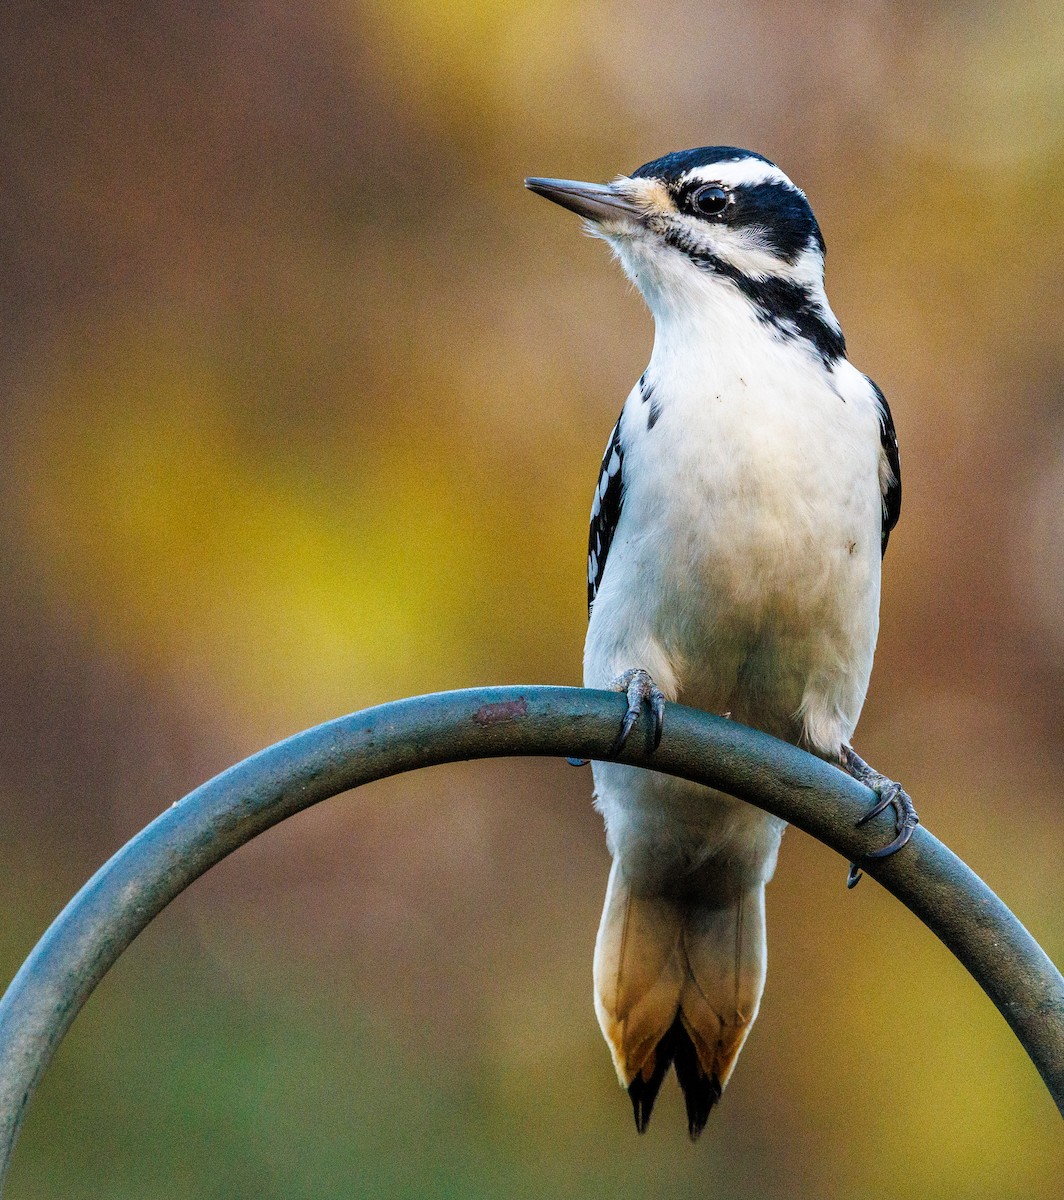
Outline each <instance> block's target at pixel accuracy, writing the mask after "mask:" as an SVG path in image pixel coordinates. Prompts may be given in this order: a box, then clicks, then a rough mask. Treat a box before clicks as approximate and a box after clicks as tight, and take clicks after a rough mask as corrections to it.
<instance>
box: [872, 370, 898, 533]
mask: <svg viewBox="0 0 1064 1200" xmlns="http://www.w3.org/2000/svg"><path fill="white" fill-rule="evenodd" d="M868 382H869V383H871V384H872V391H874V392H875V394H876V400H877V401H878V403H879V440H880V444H881V445H882V447H883V456H884V459H885V460H886V461H885V466H886V468H887V469H886V470H885V471H882V472H881V473H880V485H881V487H882V489H883V550H882V552H883V553H884V554H886V552H887V542H888V541H889V539H890V531H891V530H892V529H893V528H894V526H895V525H897V523H898V517H899V516H900V515H901V458H900V456H899V454H898V435H897V433H895V431H894V418H893V417H892V416H891V415H890V405H889V404H888V403H887V398H886V396H884V395H883V393H882V392H881V391H880V390H879V387H878V386H877V384H876V383H875V382H874V381H873V380H871V379H869V381H868Z"/></svg>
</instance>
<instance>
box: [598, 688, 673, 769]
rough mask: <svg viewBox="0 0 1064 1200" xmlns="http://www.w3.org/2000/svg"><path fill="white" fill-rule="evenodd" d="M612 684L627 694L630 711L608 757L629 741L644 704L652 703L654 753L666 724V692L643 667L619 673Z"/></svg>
mask: <svg viewBox="0 0 1064 1200" xmlns="http://www.w3.org/2000/svg"><path fill="white" fill-rule="evenodd" d="M610 686H611V687H613V688H614V689H616V690H617V691H620V692H624V693H625V694H626V695H627V697H628V711H627V712H626V713H625V714H624V720H623V722H622V723H621V728H620V730H619V731H618V733H617V736H616V737H615V738H614V739H613V745H612V746H610V748H609V752H608V754H607V757H608V758H616V757H617V755H618V754H620V752H621V751H622V750H623V749H624V744H625V742H627V741H628V735H629V734H630V733H631V732H632V730H633V729H634V728H635V723H636V721H638V720H639V714H640V713H641V712H642V710H643V705H644V704H649V705H650V708H651V712H652V713H653V715H654V733H653V741H652V744H651V753H653V752H654V751H655V750H656V749H657V748H658V744H659V743H660V741H661V733H662V730H663V728H664V726H665V693H664V692H663V691H662V690H661V688H659V687H658V685H657V684H656V683H655V682H654V680H653V679H651V678H650V676H649V675H648V674H647V672H646V671H644V670H642V669H641V668H632V670H630V671H625V672H624V673H623V674H622V675H618V676H617V678H616V679H615V680H614V681H613V682H612V684H611V685H610Z"/></svg>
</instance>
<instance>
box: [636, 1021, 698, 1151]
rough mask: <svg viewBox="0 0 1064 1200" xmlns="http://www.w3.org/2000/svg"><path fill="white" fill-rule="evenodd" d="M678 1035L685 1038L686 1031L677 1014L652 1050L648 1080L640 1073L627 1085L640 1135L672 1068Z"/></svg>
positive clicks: (648, 1121)
mask: <svg viewBox="0 0 1064 1200" xmlns="http://www.w3.org/2000/svg"><path fill="white" fill-rule="evenodd" d="M678 1033H679V1034H682V1035H683V1037H687V1031H686V1030H685V1029H684V1027H683V1025H682V1024H681V1023H680V1017H679V1014H677V1017H676V1020H675V1021H673V1023H672V1025H671V1027H670V1028H669V1029H668V1030H667V1032H666V1033H665V1035H664V1037H662V1039H661V1041H660V1042H658V1044H657V1046H655V1048H654V1070H653V1071H652V1072H651V1074H650V1078H649V1079H644V1078H643V1074H642V1072H640V1073H639V1074H638V1075H637V1076H636V1077H635V1078H634V1079H633V1080H632V1082H631V1083H630V1084H629V1085H628V1095H629V1097H630V1098H631V1101H632V1115H633V1116H634V1117H635V1127H636V1129H638V1130H639V1132H640V1133H646V1131H647V1126H648V1125H649V1124H650V1114H651V1113H652V1112H653V1111H654V1101H655V1100H657V1098H658V1092H660V1091H661V1085H662V1082H663V1081H664V1079H665V1076H666V1074H667V1073H668V1070H669V1067H671V1066H672V1060H673V1056H674V1055H675V1053H676V1040H677V1034H678Z"/></svg>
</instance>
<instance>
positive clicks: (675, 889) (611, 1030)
mask: <svg viewBox="0 0 1064 1200" xmlns="http://www.w3.org/2000/svg"><path fill="white" fill-rule="evenodd" d="M525 182H526V186H527V187H529V188H530V189H531V190H532V191H534V192H537V193H538V194H539V195H541V196H545V197H546V198H547V199H548V200H553V201H554V202H555V203H557V204H560V205H562V206H563V207H564V208H568V209H571V210H572V211H573V212H576V213H578V214H579V215H580V216H581V217H583V218H584V219H585V222H586V224H587V227H588V230H589V231H590V232H591V233H593V234H594V235H596V236H597V237H601V238H603V239H604V240H605V241H606V242H607V243H608V244H609V245H610V247H611V248H612V250H613V252H614V254H615V255H616V256H617V258H618V259H619V260H620V263H621V266H622V267H623V268H624V270H625V272H626V273H627V275H628V276H629V278H630V279H631V280H632V282H633V283H634V284H635V285H636V287H637V288H638V289H639V291H640V292H641V293H642V295H643V297H644V299H645V300H646V303H647V305H648V306H649V308H650V310H651V312H652V314H653V317H654V325H655V335H654V349H653V352H652V354H651V356H650V363H649V365H648V366H647V368H646V370H645V371H644V372H643V374H642V375H641V376H640V378H639V380H638V382H637V383H636V384H635V386H634V387H633V388H632V391H631V393H630V395H629V396H628V399H627V401H626V402H625V405H624V408H623V410H622V412H621V415H620V418H619V419H618V421H617V424H616V425H615V426H614V428H613V432H612V433H611V435H610V438H609V442H608V444H607V446H606V453H605V455H604V456H603V459H602V469H601V472H600V474H599V480H598V486H597V488H596V491H595V497H594V502H593V505H592V509H591V533H590V539H589V547H588V562H587V580H588V606H589V613H590V620H589V623H588V632H587V642H586V645H585V651H584V683H585V685H586V686H588V687H598V688H601V687H608V688H614V689H617V690H621V691H625V692H626V693H627V697H628V702H629V707H628V712H627V714H626V716H625V719H624V723H623V724H622V726H621V729H620V731H619V733H618V736H617V740H616V741H615V743H614V746H613V751H612V753H614V754H615V753H616V752H617V751H619V749H620V748H621V746H622V745H623V744H624V740H625V738H626V737H627V736H628V733H629V731H630V730H631V728H632V727H633V725H634V723H635V721H636V720H637V719H638V716H639V714H640V712H641V710H642V707H643V705H644V704H649V705H650V706H651V708H652V710H653V713H654V719H655V731H656V732H655V736H656V737H657V738H660V734H661V725H662V720H663V714H664V708H665V702H666V700H682V701H683V702H684V703H686V704H691V705H694V706H695V707H698V708H702V709H704V710H707V711H710V712H716V713H725V714H727V715H730V716H732V717H734V719H735V720H738V721H742V722H744V723H745V724H748V725H752V726H755V727H756V728H758V729H763V730H765V731H767V732H768V733H771V734H774V735H775V736H777V737H780V738H784V739H785V740H787V741H789V742H792V743H794V744H796V745H800V746H803V747H805V748H807V749H809V750H811V751H812V752H814V753H816V754H818V755H821V756H822V757H823V758H825V759H828V760H830V761H832V762H835V763H838V764H839V766H840V767H842V768H843V769H844V770H846V771H848V772H849V773H850V774H852V775H853V776H855V777H856V778H858V779H860V780H861V781H862V782H864V783H867V784H868V785H869V787H871V788H872V789H873V791H874V792H875V793H876V795H877V798H878V801H879V803H878V804H876V806H875V807H874V808H873V809H872V811H871V812H870V813H869V814H868V817H870V816H872V815H874V814H875V813H876V812H880V811H882V810H883V809H885V808H887V807H888V806H889V807H891V808H892V809H893V812H894V816H895V822H896V828H897V836H896V837H895V839H894V840H893V841H892V842H891V843H890V845H889V846H885V847H884V848H883V849H882V850H880V851H878V852H877V853H878V854H879V855H885V854H889V853H892V852H894V851H895V850H897V849H899V848H900V847H901V846H903V845H904V844H905V843H906V842H907V841H908V839H909V837H910V836H911V834H912V831H913V828H914V826H915V825H916V822H917V817H916V813H915V811H914V809H913V807H912V803H911V801H910V800H909V797H908V796H907V795H906V794H905V792H904V791H903V790H902V789H901V788H900V787H899V786H898V784H896V783H893V782H892V781H890V780H888V779H886V778H885V777H884V776H882V775H880V774H879V773H878V772H876V771H874V770H872V768H870V767H869V766H868V765H867V764H866V763H864V762H863V761H862V760H861V759H860V758H858V756H857V755H856V754H855V753H854V751H853V749H852V747H851V746H850V739H851V737H852V736H853V731H854V727H855V726H856V724H857V718H858V716H859V715H860V712H861V707H862V705H863V703H864V699H865V692H866V690H867V688H868V680H869V675H870V673H871V670H872V656H873V652H874V650H875V644H876V635H877V632H878V627H879V588H880V560H881V558H882V555H883V552H884V551H885V550H886V546H887V539H888V537H889V536H890V531H891V530H892V529H893V528H894V525H895V523H896V522H897V520H898V512H899V509H900V505H901V478H900V472H899V463H898V444H897V440H896V438H895V433H894V424H893V421H892V420H891V415H890V409H889V408H888V407H887V402H886V400H885V398H884V396H883V394H882V392H880V390H879V388H877V387H876V385H875V384H874V383H873V382H872V381H871V380H870V379H868V378H866V377H865V376H864V375H862V374H861V373H860V372H859V371H858V370H857V369H856V368H855V367H853V366H852V365H851V364H850V362H849V360H848V359H847V357H846V343H845V340H844V339H843V336H842V331H841V329H840V328H839V323H838V321H837V320H836V319H835V315H834V314H833V313H832V311H831V308H830V306H829V305H828V300H827V296H826V295H825V292H824V239H823V237H822V236H821V233H820V228H819V226H818V225H817V222H816V218H815V217H814V216H813V212H812V209H811V208H810V207H809V204H808V202H807V200H806V198H805V195H804V194H803V193H802V192H801V191H800V190H799V189H798V188H797V187H796V186H795V185H794V184H793V183H792V182H791V181H790V180H789V179H788V178H787V176H786V175H785V174H784V173H783V172H782V171H781V170H780V169H779V167H777V166H776V165H775V164H773V163H771V162H769V160H768V159H766V158H764V157H762V156H761V155H760V154H754V153H751V152H750V151H747V150H740V149H737V148H735V147H732V146H708V147H702V148H700V149H695V150H685V151H680V152H677V153H674V154H667V155H666V156H665V157H664V158H659V159H656V160H655V161H653V162H649V163H647V164H646V165H645V166H642V167H640V168H639V169H638V170H637V171H634V172H633V173H632V174H631V175H629V176H625V175H622V176H619V177H618V178H616V179H615V180H614V181H613V182H612V183H608V184H594V183H578V182H574V181H572V180H564V179H540V178H532V179H528V180H526V181H525ZM655 745H656V741H655ZM593 771H594V780H595V796H596V802H597V806H598V808H599V810H600V811H601V812H602V814H603V815H604V817H605V822H606V836H607V842H608V845H609V849H610V853H611V854H612V856H613V867H612V869H611V871H610V878H609V884H608V887H607V892H606V902H605V907H604V909H603V914H602V922H601V925H600V927H599V933H598V941H597V944H596V947H595V965H594V979H595V1009H596V1012H597V1014H598V1018H599V1023H600V1025H601V1026H602V1031H603V1034H604V1035H605V1037H606V1041H607V1042H608V1044H609V1047H610V1050H611V1052H612V1055H613V1061H614V1064H615V1066H616V1068H617V1074H618V1076H619V1077H620V1080H621V1083H622V1084H623V1085H624V1086H625V1087H626V1088H627V1089H628V1092H629V1095H630V1097H631V1100H632V1106H633V1110H634V1113H635V1122H636V1126H637V1128H638V1129H639V1131H640V1132H642V1131H643V1130H644V1129H645V1128H646V1124H647V1121H648V1120H649V1118H650V1113H651V1110H652V1108H653V1105H654V1101H655V1099H656V1097H657V1094H658V1090H659V1089H660V1087H661V1084H662V1080H663V1079H664V1077H665V1074H666V1073H667V1071H668V1069H669V1067H670V1066H672V1067H674V1069H675V1072H676V1077H677V1080H678V1082H679V1084H680V1087H681V1088H682V1090H683V1093H684V1098H685V1101H686V1106H687V1117H688V1128H689V1130H690V1133H691V1136H692V1138H694V1137H697V1136H698V1134H699V1133H700V1132H701V1131H702V1128H703V1126H704V1125H705V1123H706V1120H707V1118H708V1116H709V1113H710V1110H711V1109H712V1107H713V1105H714V1104H715V1103H716V1101H717V1100H718V1099H719V1098H720V1094H721V1091H722V1089H723V1088H724V1086H725V1085H726V1083H727V1082H728V1078H729V1076H730V1075H731V1073H732V1069H733V1067H734V1065H735V1060H736V1057H737V1056H738V1054H739V1051H740V1049H741V1048H742V1045H743V1042H744V1041H745V1039H746V1036H747V1034H748V1033H749V1031H750V1027H751V1025H752V1023H753V1021H754V1018H755V1017H756V1015H757V1010H758V1006H759V1004H760V1001H761V993H762V989H763V987H764V982H765V964H766V954H765V884H766V883H767V882H768V881H769V879H770V878H771V877H772V873H773V871H774V869H775V866H776V855H777V852H778V849H779V844H780V837H781V835H782V833H783V828H784V826H783V822H782V821H780V820H778V819H777V818H775V817H772V816H770V815H768V814H767V813H764V812H762V811H761V810H760V809H757V808H754V807H752V806H750V805H747V804H744V803H743V802H741V801H739V800H736V799H734V798H732V797H730V796H726V795H723V794H722V793H720V792H716V791H712V790H710V789H708V788H705V787H701V786H699V785H696V784H692V783H688V782H686V781H684V780H680V779H674V778H671V777H669V776H666V775H660V774H656V773H654V772H651V771H646V770H642V769H640V768H636V767H629V766H624V765H622V764H619V763H616V762H610V761H605V762H596V763H594V764H593ZM868 817H866V818H864V819H868ZM859 876H860V873H859V871H858V870H857V868H856V867H855V866H854V867H851V873H850V883H851V885H852V884H853V883H854V882H856V880H857V879H858V878H859Z"/></svg>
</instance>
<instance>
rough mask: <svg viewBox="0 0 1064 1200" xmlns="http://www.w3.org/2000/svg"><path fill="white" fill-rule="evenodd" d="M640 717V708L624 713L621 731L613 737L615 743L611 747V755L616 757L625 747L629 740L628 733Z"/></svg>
mask: <svg viewBox="0 0 1064 1200" xmlns="http://www.w3.org/2000/svg"><path fill="white" fill-rule="evenodd" d="M638 718H639V709H638V708H637V709H635V710H634V711H633V710H632V709H629V710H628V711H627V712H626V713H625V714H624V720H623V721H622V722H621V731H620V733H618V734H617V736H616V737H615V738H614V739H613V745H612V746H611V747H610V752H609V757H610V758H616V756H617V755H618V754H620V752H621V751H622V750H623V749H624V743H625V742H626V741H628V735H629V734H630V733H631V732H632V729H633V728H634V726H635V723H636V721H637V720H638Z"/></svg>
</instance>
